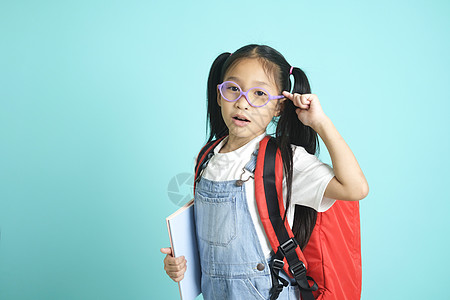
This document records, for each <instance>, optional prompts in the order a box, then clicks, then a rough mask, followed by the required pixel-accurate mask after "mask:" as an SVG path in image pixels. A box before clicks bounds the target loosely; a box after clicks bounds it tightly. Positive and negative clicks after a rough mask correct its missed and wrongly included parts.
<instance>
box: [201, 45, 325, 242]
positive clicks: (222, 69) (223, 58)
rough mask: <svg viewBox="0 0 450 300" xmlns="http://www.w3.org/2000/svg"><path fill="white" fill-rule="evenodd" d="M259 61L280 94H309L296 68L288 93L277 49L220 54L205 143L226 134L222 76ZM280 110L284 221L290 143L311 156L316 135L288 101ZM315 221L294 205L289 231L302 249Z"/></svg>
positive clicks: (210, 83)
mask: <svg viewBox="0 0 450 300" xmlns="http://www.w3.org/2000/svg"><path fill="white" fill-rule="evenodd" d="M245 58H256V59H259V60H260V61H261V62H262V64H263V67H264V69H265V70H266V72H267V73H268V74H272V75H273V76H274V79H275V83H276V85H277V87H278V88H279V89H280V90H279V92H280V94H281V92H282V91H288V92H291V93H299V94H310V93H311V88H310V85H309V82H308V78H307V77H306V74H305V73H304V72H303V71H302V70H301V69H300V68H297V67H294V68H293V69H292V75H293V77H294V84H293V88H292V90H291V81H290V74H289V71H290V69H291V65H290V64H289V63H288V62H287V61H286V59H285V58H284V57H283V55H282V54H281V53H279V52H278V51H277V50H275V49H273V48H271V47H269V46H266V45H256V44H250V45H246V46H244V47H241V48H240V49H238V50H237V51H235V52H234V53H233V54H232V55H231V53H229V52H226V53H222V54H220V55H219V56H218V57H217V58H216V59H215V60H214V62H213V64H212V66H211V69H210V72H209V76H208V88H207V106H208V112H207V123H208V125H209V126H207V128H208V127H209V138H208V142H209V141H212V140H214V139H217V138H221V137H223V136H225V135H228V128H227V126H226V125H225V122H224V120H223V118H222V114H221V108H220V106H219V104H218V103H217V85H218V84H220V83H221V82H222V81H223V78H224V76H225V73H226V72H227V70H228V69H230V67H233V66H234V65H235V64H236V63H238V62H239V61H240V60H241V59H245ZM282 105H283V107H282V110H281V114H280V116H279V117H277V118H274V122H275V123H276V131H275V140H276V142H277V145H278V147H279V148H280V151H281V156H282V159H283V167H284V173H285V176H286V188H287V197H286V207H287V209H286V212H285V215H284V218H286V214H287V210H288V208H289V203H290V201H291V194H292V169H293V164H292V160H293V153H292V148H291V144H293V145H298V146H302V147H304V148H305V150H306V151H307V152H308V153H310V154H315V153H316V151H318V146H319V143H318V138H317V133H316V132H315V131H314V130H313V129H312V128H311V127H309V126H306V125H304V124H303V123H302V122H301V121H300V120H299V119H298V116H297V113H296V112H295V110H296V107H295V105H294V104H293V103H292V101H290V100H285V101H284V102H283V104H282ZM316 219H317V212H316V211H315V210H314V209H312V208H309V207H306V206H302V205H296V206H295V213H294V223H293V225H292V231H293V232H294V235H295V238H296V240H297V242H298V243H299V245H300V247H301V248H302V249H303V248H304V247H305V246H306V244H307V243H308V241H309V238H310V236H311V233H312V231H313V229H314V226H315V224H316Z"/></svg>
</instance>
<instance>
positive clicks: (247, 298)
mask: <svg viewBox="0 0 450 300" xmlns="http://www.w3.org/2000/svg"><path fill="white" fill-rule="evenodd" d="M254 165H256V156H255V155H252V159H251V160H250V162H249V163H248V164H247V165H246V169H247V170H249V168H250V169H252V170H251V171H254ZM251 166H253V167H251ZM194 211H195V221H196V230H197V241H198V246H199V252H200V253H199V254H200V264H201V270H202V279H201V288H202V293H203V297H204V299H205V300H212V299H214V300H226V299H236V300H242V299H244V300H251V299H259V300H261V299H265V300H268V299H269V297H270V295H269V292H270V289H271V288H272V279H271V275H270V268H269V263H270V259H268V260H266V259H265V257H264V254H263V251H262V249H261V245H260V242H259V240H258V237H257V234H256V231H255V227H254V224H253V221H252V218H251V215H250V212H249V209H248V206H247V198H246V194H245V184H243V185H242V186H238V185H236V180H230V181H211V180H208V179H205V178H203V177H201V178H200V181H199V182H198V183H197V185H196V191H195V205H194ZM280 275H281V276H282V277H283V278H285V279H288V280H289V281H291V282H293V279H289V278H288V277H287V276H286V275H285V273H284V272H280ZM278 299H280V300H286V299H300V296H299V290H298V287H297V286H296V285H295V286H292V285H291V284H289V286H287V287H285V288H284V289H283V291H282V292H281V293H280V296H279V298H278Z"/></svg>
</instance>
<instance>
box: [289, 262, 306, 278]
mask: <svg viewBox="0 0 450 300" xmlns="http://www.w3.org/2000/svg"><path fill="white" fill-rule="evenodd" d="M289 267H290V268H289V269H290V270H291V272H292V275H294V277H298V276H301V277H303V276H304V275H306V268H305V264H304V263H303V262H302V261H299V262H298V263H296V264H295V265H293V266H289Z"/></svg>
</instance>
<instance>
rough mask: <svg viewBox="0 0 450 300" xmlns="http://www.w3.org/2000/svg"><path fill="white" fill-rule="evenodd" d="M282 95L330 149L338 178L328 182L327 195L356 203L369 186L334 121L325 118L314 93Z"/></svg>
mask: <svg viewBox="0 0 450 300" xmlns="http://www.w3.org/2000/svg"><path fill="white" fill-rule="evenodd" d="M283 95H284V96H285V97H286V98H288V99H290V100H291V101H293V103H294V105H295V106H297V107H298V108H297V110H296V112H297V115H298V118H299V120H300V121H301V122H302V123H303V124H305V125H307V126H310V127H311V128H312V129H314V130H315V131H316V132H317V133H318V134H319V136H320V137H321V139H322V140H323V142H324V143H325V146H326V147H327V149H328V152H329V153H330V157H331V161H332V163H333V170H334V175H335V177H334V178H333V179H331V181H330V182H329V184H328V186H327V188H326V190H325V194H324V196H325V197H327V198H332V199H340V200H348V201H356V200H361V199H363V198H365V197H366V196H367V194H368V193H369V185H368V183H367V180H366V178H365V176H364V174H363V172H362V170H361V168H360V167H359V164H358V162H357V160H356V158H355V156H354V155H353V153H352V151H351V150H350V147H349V146H348V145H347V143H346V142H345V141H344V139H343V138H342V136H341V135H340V134H339V132H338V131H337V129H336V128H335V127H334V125H333V123H332V122H331V120H330V119H329V118H328V117H327V116H326V115H325V113H324V112H323V110H322V107H321V105H320V102H319V98H318V97H317V95H315V94H302V95H300V94H291V93H288V92H283Z"/></svg>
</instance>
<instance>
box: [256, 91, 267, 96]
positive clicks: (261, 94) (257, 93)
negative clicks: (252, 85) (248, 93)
mask: <svg viewBox="0 0 450 300" xmlns="http://www.w3.org/2000/svg"><path fill="white" fill-rule="evenodd" d="M255 94H256V96H258V97H264V96H265V95H266V93H264V92H263V91H256V92H255Z"/></svg>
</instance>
